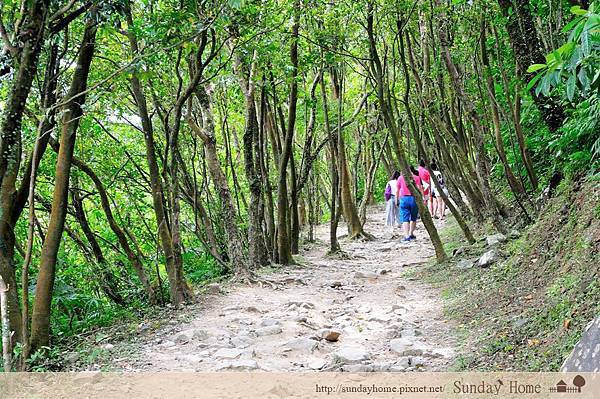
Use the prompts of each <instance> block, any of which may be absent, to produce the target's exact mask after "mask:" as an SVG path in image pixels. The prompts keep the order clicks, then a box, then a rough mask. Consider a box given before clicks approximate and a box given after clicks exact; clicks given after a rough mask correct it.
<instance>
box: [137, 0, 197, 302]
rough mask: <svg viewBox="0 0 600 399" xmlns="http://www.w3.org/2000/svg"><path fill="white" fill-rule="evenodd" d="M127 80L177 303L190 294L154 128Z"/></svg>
mask: <svg viewBox="0 0 600 399" xmlns="http://www.w3.org/2000/svg"><path fill="white" fill-rule="evenodd" d="M126 18H127V23H128V25H129V26H130V27H133V26H134V24H133V19H132V17H131V10H130V8H129V3H127V7H126ZM127 37H128V39H129V44H130V46H131V50H132V53H133V55H134V56H137V55H138V54H139V49H138V43H137V38H136V36H135V34H134V33H133V31H132V30H129V31H128V32H127ZM130 81H131V91H132V92H133V96H134V99H135V103H136V106H137V109H138V114H139V117H140V119H141V121H142V130H143V131H144V143H145V145H146V160H147V163H148V170H149V174H150V185H151V189H152V204H153V207H154V214H155V216H156V223H157V224H158V233H159V237H160V243H161V246H162V250H163V254H164V256H165V259H166V269H167V272H168V275H169V282H170V286H171V287H170V288H171V301H172V302H173V303H174V304H176V305H178V304H179V303H180V302H183V301H185V300H187V298H189V297H190V296H191V295H192V293H191V289H190V288H189V286H188V285H187V283H186V282H185V280H184V278H183V267H182V260H181V251H180V250H181V249H180V248H176V247H175V244H177V243H178V242H179V238H178V237H173V231H172V226H170V224H169V221H168V219H167V212H166V209H165V191H164V187H163V182H162V177H161V174H160V171H159V168H158V161H157V158H156V153H155V140H154V127H153V125H152V120H151V119H150V114H149V113H148V105H147V102H146V96H145V95H144V91H143V89H142V85H141V82H140V80H139V78H138V76H137V74H135V73H134V74H132V76H131V80H130ZM175 172H176V171H175ZM175 174H176V173H175ZM174 184H177V181H175V182H174ZM177 190H178V189H177ZM177 190H176V191H177ZM171 194H172V195H171V196H172V197H173V195H175V202H178V199H177V198H176V197H177V195H178V193H177V192H172V193H171ZM172 213H173V215H175V216H178V210H172Z"/></svg>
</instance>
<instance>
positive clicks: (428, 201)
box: [419, 159, 433, 213]
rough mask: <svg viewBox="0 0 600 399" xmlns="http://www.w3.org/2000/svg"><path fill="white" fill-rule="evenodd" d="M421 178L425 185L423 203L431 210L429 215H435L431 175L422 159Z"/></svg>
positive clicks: (420, 166) (420, 165) (420, 163)
mask: <svg viewBox="0 0 600 399" xmlns="http://www.w3.org/2000/svg"><path fill="white" fill-rule="evenodd" d="M419 177H420V178H421V182H422V183H423V201H425V206H427V207H428V208H429V213H433V197H432V196H431V174H430V173H429V171H428V170H427V168H425V161H424V160H422V159H421V161H420V162H419Z"/></svg>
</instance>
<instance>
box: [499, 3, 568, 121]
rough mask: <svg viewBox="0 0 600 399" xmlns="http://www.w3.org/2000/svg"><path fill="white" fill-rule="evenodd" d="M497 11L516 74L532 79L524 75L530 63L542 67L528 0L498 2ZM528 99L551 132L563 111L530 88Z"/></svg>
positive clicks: (540, 52)
mask: <svg viewBox="0 0 600 399" xmlns="http://www.w3.org/2000/svg"><path fill="white" fill-rule="evenodd" d="M498 4H500V9H501V10H502V13H503V14H504V17H505V18H507V22H506V30H507V31H508V38H509V40H510V44H511V46H512V49H513V52H514V54H515V58H516V60H517V75H518V76H519V77H520V78H524V79H526V80H529V78H531V77H532V75H531V74H529V73H528V72H527V68H529V66H530V65H532V64H545V63H546V61H545V56H544V53H543V47H542V45H541V43H540V39H539V36H538V33H537V30H536V28H535V23H534V21H533V17H532V15H531V5H530V2H529V0H518V1H513V0H498ZM531 96H532V97H533V100H534V102H535V104H536V106H537V108H538V110H539V111H540V113H541V114H542V118H543V119H544V121H545V122H546V125H547V126H548V128H549V129H550V131H552V132H555V131H556V130H557V129H558V128H559V127H560V126H561V125H562V123H563V122H564V120H565V111H564V108H563V106H562V105H561V104H560V103H559V102H558V100H557V99H555V98H552V97H546V96H538V95H536V94H535V89H534V88H532V89H531Z"/></svg>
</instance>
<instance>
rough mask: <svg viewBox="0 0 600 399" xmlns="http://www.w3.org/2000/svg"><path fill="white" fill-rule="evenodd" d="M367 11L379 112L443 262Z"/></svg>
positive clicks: (372, 69)
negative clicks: (414, 176) (394, 110)
mask: <svg viewBox="0 0 600 399" xmlns="http://www.w3.org/2000/svg"><path fill="white" fill-rule="evenodd" d="M367 7H368V9H367V26H366V29H367V35H368V39H369V54H370V56H371V60H370V69H371V71H370V72H371V73H372V76H373V78H374V80H375V85H376V91H377V99H378V100H379V106H380V111H381V114H382V116H383V120H384V122H385V125H386V126H387V128H388V130H389V131H390V135H391V136H392V141H393V143H394V149H395V151H396V156H397V157H398V160H399V162H400V166H401V173H402V175H403V176H404V178H405V181H406V182H407V184H408V188H409V190H410V193H411V194H412V195H413V196H414V197H415V200H416V202H417V206H418V207H419V213H420V214H421V218H422V220H423V225H424V226H425V229H426V230H427V233H428V234H429V237H430V239H431V242H432V244H433V247H434V249H435V253H436V258H437V261H438V262H443V261H445V260H446V259H447V258H448V257H447V255H446V252H445V251H444V246H443V244H442V241H441V239H440V237H439V235H438V232H437V230H436V229H435V226H434V225H433V220H432V219H431V215H430V214H429V210H428V209H427V208H426V207H425V206H424V204H423V199H422V196H421V193H420V192H419V190H418V189H417V187H416V186H415V184H414V181H413V179H412V178H411V177H412V174H411V171H410V165H409V164H408V161H407V158H406V154H405V152H404V149H403V147H402V145H401V142H400V132H399V130H398V127H397V125H396V120H395V119H394V117H393V115H392V111H391V107H390V103H389V95H390V92H389V90H388V89H386V88H384V71H383V68H382V65H381V60H380V58H379V54H378V53H377V42H376V40H375V32H374V16H373V2H372V1H369V3H368V6H367Z"/></svg>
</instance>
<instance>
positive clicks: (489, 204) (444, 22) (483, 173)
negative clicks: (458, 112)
mask: <svg viewBox="0 0 600 399" xmlns="http://www.w3.org/2000/svg"><path fill="white" fill-rule="evenodd" d="M437 1H438V5H439V0H437ZM439 23H440V30H439V31H440V33H439V35H440V47H441V51H442V57H443V59H444V63H445V64H446V68H447V69H448V72H449V74H450V78H451V80H452V83H453V85H454V89H455V90H456V94H457V95H458V97H459V98H460V101H461V103H462V105H463V106H464V107H465V110H466V113H467V115H468V116H469V119H471V122H472V124H473V135H474V142H475V143H474V144H475V162H476V165H477V176H478V181H479V186H480V187H479V188H480V189H481V192H482V194H483V198H484V200H485V206H486V209H485V214H486V215H487V216H488V217H489V219H490V220H491V222H492V224H493V225H494V227H495V228H496V230H498V231H499V232H501V233H506V227H504V225H503V223H502V221H501V217H500V215H499V213H498V210H497V206H496V199H495V198H494V196H493V194H492V191H491V187H490V182H489V168H488V164H487V160H486V152H485V143H484V134H483V127H482V124H481V121H480V118H479V115H478V114H477V110H476V109H475V105H474V104H473V102H472V101H471V100H470V99H469V97H468V96H467V94H466V92H465V89H464V84H463V81H462V79H461V77H460V75H459V73H458V70H457V68H456V65H455V64H454V61H453V60H452V56H451V55H450V50H449V48H448V43H449V39H448V24H449V21H448V19H447V17H446V14H445V12H441V13H440V14H439Z"/></svg>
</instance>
